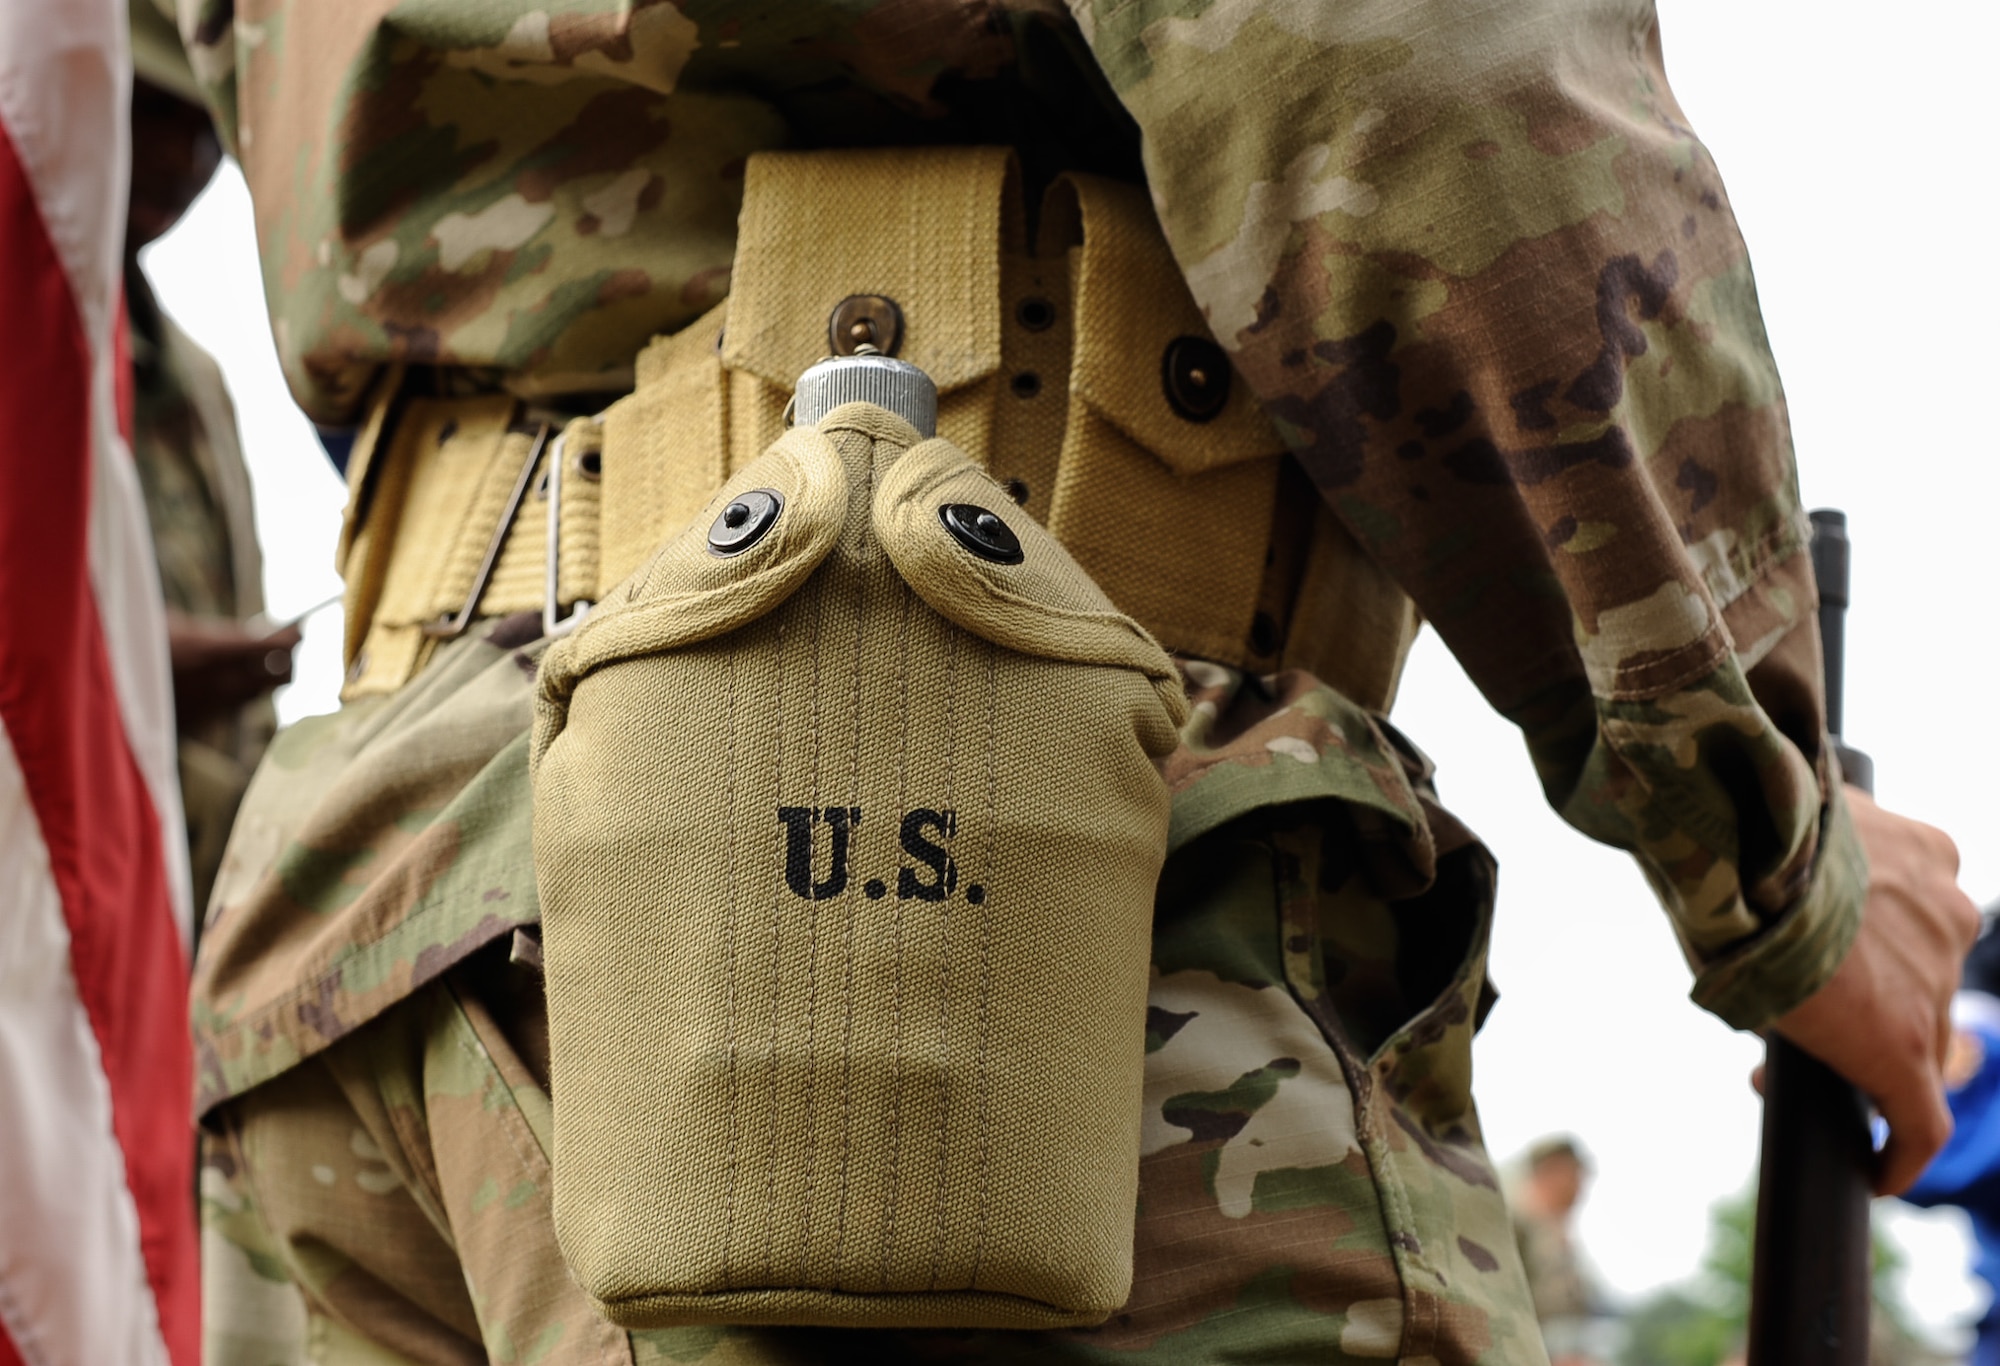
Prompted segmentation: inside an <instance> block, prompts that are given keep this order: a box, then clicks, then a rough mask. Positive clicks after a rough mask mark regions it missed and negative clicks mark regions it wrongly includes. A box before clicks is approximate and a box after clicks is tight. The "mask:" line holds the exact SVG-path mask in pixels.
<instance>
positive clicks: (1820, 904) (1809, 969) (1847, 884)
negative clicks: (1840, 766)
mask: <svg viewBox="0 0 2000 1366" xmlns="http://www.w3.org/2000/svg"><path fill="white" fill-rule="evenodd" d="M1867 893H1868V856H1867V855H1866V854H1865V853H1863V852H1862V849H1861V841H1860V839H1859V838H1858V837H1857V836H1856V835H1855V833H1854V821H1853V818H1852V817H1851V816H1849V815H1848V811H1847V801H1846V798H1845V797H1844V796H1843V795H1842V792H1841V789H1840V787H1839V785H1838V784H1836V785H1835V786H1834V788H1833V792H1832V798H1831V800H1830V801H1828V802H1827V804H1826V811H1825V814H1824V816H1823V817H1822V818H1821V821H1820V832H1819V851H1818V853H1817V855H1816V857H1815V862H1814V867H1813V876H1812V883H1811V885H1810V886H1809V887H1807V889H1806V893H1805V895H1804V896H1802V897H1800V898H1799V899H1798V900H1797V901H1796V902H1794V903H1793V904H1792V905H1791V906H1790V907H1788V908H1787V909H1786V910H1785V912H1784V913H1783V914H1782V915H1780V916H1779V917H1778V918H1777V920H1775V921H1774V922H1772V924H1771V925H1770V927H1769V928H1768V929H1766V930H1765V931H1764V932H1763V933H1761V934H1759V935H1757V936H1756V937H1755V938H1753V939H1749V940H1746V941H1744V942H1743V943H1742V944H1740V945H1738V946H1737V947H1736V948H1734V949H1731V950H1730V951H1729V952H1728V953H1726V954H1724V955H1722V956H1721V957H1720V958H1717V959H1716V960H1715V961H1713V962H1711V963H1709V964H1708V965H1707V966H1705V967H1704V968H1703V969H1702V970H1701V972H1700V973H1699V975H1697V976H1696V978H1695V982H1694V990H1693V991H1692V992H1690V993H1689V995H1690V996H1692V997H1693V999H1694V1002H1695V1004H1696V1005H1699V1006H1701V1007H1702V1008H1703V1009H1705V1010H1707V1011H1709V1012H1711V1013H1712V1014H1715V1015H1718V1016H1720V1017H1721V1018H1722V1019H1723V1020H1724V1021H1725V1022H1726V1023H1728V1024H1730V1025H1732V1026H1734V1027H1735V1028H1737V1029H1763V1028H1764V1027H1765V1026H1767V1025H1769V1024H1770V1023H1771V1022H1772V1021H1773V1020H1775V1019H1777V1018H1778V1017H1779V1016H1780V1015H1783V1014H1785V1013H1786V1012H1787V1011H1789V1010H1792V1009H1793V1008H1794V1007H1796V1006H1798V1005H1799V1004H1801V1003H1802V1002H1803V1001H1804V1000H1805V999H1806V998H1807V997H1808V996H1811V995H1812V994H1813V993H1814V992H1816V991H1818V990H1819V989H1820V988H1821V987H1823V986H1825V985H1826V983H1827V980H1828V979H1829V978H1831V977H1832V976H1833V974H1834V970H1835V969H1836V968H1838V967H1839V966H1840V962H1841V960H1842V959H1843V958H1845V957H1846V956H1847V951H1848V949H1849V948H1851V947H1853V944H1854V936H1855V934H1856V932H1857V931H1858V930H1859V929H1860V928H1861V906H1862V902H1863V901H1864V900H1865V899H1866V897H1867Z"/></svg>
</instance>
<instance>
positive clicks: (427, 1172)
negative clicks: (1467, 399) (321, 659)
mask: <svg viewBox="0 0 2000 1366" xmlns="http://www.w3.org/2000/svg"><path fill="white" fill-rule="evenodd" d="M531 634H532V628H528V627H526V626H517V625H512V624H510V623H508V622H503V623H501V624H500V625H499V626H498V627H497V628H493V629H490V630H488V631H487V632H486V633H484V635H483V636H482V638H478V639H468V640H464V641H461V642H458V643H456V644H454V645H453V646H451V647H449V648H448V649H446V650H445V651H443V652H442V653H441V655H440V657H439V659H438V660H437V661H435V662H434V663H433V664H432V665H431V667H430V669H429V670H428V671H427V672H426V674H425V675H424V676H422V677H420V678H419V679H418V680H417V682H416V683H413V684H412V685H411V686H410V687H409V688H406V689H405V690H404V692H403V693H400V694H397V695H396V696H395V697H391V698H386V699H377V700H375V701H371V702H364V703H360V704H356V705H353V706H350V707H348V708H347V709H346V710H344V711H342V712H340V713H338V714H336V715H333V716H329V717H322V718H316V719H314V720H312V721H308V722H305V723H302V724H301V725H299V726H297V727H294V728H293V729H292V730H290V731H288V732H286V733H285V734H283V735H281V736H280V737H279V738H278V740H277V742H276V744H275V745H274V747H273V749H272V751H271V754H270V756H269V758H268V759H267V760H266V762H265V765H264V767H263V769H262V770H261V771H260V773H259V776H258V778H257V780H256V782H255V784H254V785H253V787H252V789H251V792H250V795H249V797H248V799H247V800H246V802H245V807H244V815H243V817H242V819H241V821H240V823H239V828H238V830H237V832H236V835H235V837H234V840H233V842H232V846H231V853H230V857H229V860H228V863H227V866H226V867H225V871H224V877H223V886H222V888H221V890H220V892H219V895H218V898H217V908H216V911H215V913H214V919H215V924H214V925H213V926H212V929H211V934H210V937H209V939H208V941H207V942H206V943H205V945H204V950H203V953H204V959H203V967H202V971H201V973H200V975H199V977H198V982H197V1004H196V1032H197V1039H198V1043H199V1046H200V1048H201V1053H202V1068H203V1083H202V1084H203V1104H204V1106H205V1124H206V1130H205V1139H204V1147H205V1166H204V1171H203V1177H202V1181H203V1185H202V1196H203V1199H202V1204H203V1212H204V1221H205V1238H204V1275H205V1280H206V1306H205V1317H206V1331H207V1360H208V1362H209V1363H210V1366H269V1363H272V1362H295V1361H308V1360H310V1361H315V1362H334V1363H347V1362H353V1363H377V1362H425V1363H431V1362H437V1363H457V1362H478V1361H486V1360H491V1361H496V1362H545V1363H567V1362H582V1361H592V1362H597V1361H604V1362H612V1361H615V1362H632V1363H647V1362H655V1361H671V1362H681V1361H689V1362H693V1361H701V1362H710V1363H715V1366H724V1363H738V1362H745V1363H750V1362H755V1363H765V1362H773V1363H775V1362H812V1361H822V1360H846V1359H850V1358H854V1357H857V1356H859V1355H860V1354H864V1353H865V1354H867V1355H868V1356H869V1357H871V1358H874V1359H879V1360H884V1361H901V1360H909V1361H930V1360H978V1361H1016V1360H1019V1361H1030V1360H1032V1361H1048V1360H1070V1361H1111V1360H1130V1361H1134V1362H1145V1363H1155V1362H1157V1363H1182V1362H1186V1363H1196V1362H1213V1361H1240V1362H1295V1361H1305V1360H1312V1361H1325V1362H1373V1361H1387V1360H1401V1361H1404V1362H1410V1363H1439V1366H1445V1364H1454V1366H1456V1364H1463V1366H1471V1364H1472V1363H1499V1362H1506V1363H1542V1362H1545V1361H1546V1357H1545V1355H1544V1353H1543V1349H1542V1346H1541V1339H1540V1336H1539V1333H1538V1330H1537V1328H1536V1326H1535V1322H1534V1317H1533V1311H1532V1308H1531V1305H1530V1301H1529V1293H1528V1287H1527V1282H1526V1278H1525V1276H1524V1274H1523V1272H1522V1269H1521V1266H1520V1263H1519V1260H1518V1255H1517V1253H1516V1250H1515V1246H1514V1238H1513V1235H1512V1233H1511V1231H1510V1226H1509V1222H1508V1215H1507V1211H1506V1208H1505V1206H1504V1203H1503V1201H1502V1198H1501V1195H1500V1192H1499V1184H1498V1182H1497V1180H1496V1179H1495V1175H1494V1172H1493V1168H1492V1166H1491V1164H1490V1162H1489V1161H1488V1159H1487V1156H1486V1154H1485V1152H1484V1149H1483V1147H1482V1144H1481V1141H1480V1136H1479V1127H1478V1121H1477V1117H1476V1113H1475V1110H1474V1108H1473V1105H1472V1100H1471V1093H1470V1080H1471V1041H1472V1034H1473V1030H1474V1028H1475V1027H1476V1024H1477V1021H1478V1019H1479V1017H1480V1015H1481V1013H1482V1012H1483V1009H1484V1007H1485V1005H1486V1004H1488V1002H1489V1001H1490V994H1489V993H1488V991H1487V988H1486V983H1485V971H1484V963H1485V952H1486V939H1487V931H1488V926H1489V924H1490V910H1491V904H1492V890H1493V865H1492V861H1491V859H1490V858H1489V856H1488V855H1487V854H1486V852H1485V850H1484V849H1483V848H1482V847H1481V846H1480V845H1479V844H1478V843H1477V842H1476V841H1475V840H1474V839H1472V837H1471V836H1470V835H1469V834H1468V833H1467V832H1465V831H1464V830H1463V828H1462V827H1460V826H1458V825H1457V823H1456V822H1455V821H1453V820H1452V819H1451V818H1450V817H1449V816H1448V815H1446V814H1445V813H1443V812H1442V811H1441V810H1440V809H1439V808H1438V807H1437V806H1436V804H1435V802H1434V800H1433V798H1432V795H1431V788H1430V783H1429V775H1428V770H1427V768H1426V767H1425V766H1424V765H1423V763H1422V761H1421V758H1420V756H1418V755H1417V754H1416V753H1415V751H1414V750H1413V749H1410V748H1409V747H1408V746H1407V744H1406V743H1405V742H1402V741H1401V740H1400V738H1399V737H1397V736H1396V735H1395V733H1394V732H1393V731H1392V730H1391V729H1389V728H1388V727H1387V725H1386V723H1384V722H1382V721H1381V720H1380V719H1379V718H1373V717H1369V716H1367V715H1366V714H1364V713H1361V712H1360V711H1359V710H1358V709H1356V708H1354V707H1353V706H1352V705H1351V704H1349V703H1346V702H1345V701H1344V700H1343V699H1341V698H1340V696H1339V695H1338V694H1336V693H1333V692H1332V691H1331V690H1329V689H1326V688H1324V687H1323V686H1321V685H1319V684H1317V683H1316V682H1315V681H1314V680H1312V679H1310V678H1308V677H1305V676H1302V675H1280V676H1278V677H1276V678H1273V679H1261V680H1260V679H1248V678H1244V677H1242V676H1240V675H1237V674H1235V673H1233V672H1230V671H1224V670H1220V669H1214V668H1211V667H1209V666H1205V665H1190V666H1188V667H1189V675H1190V691H1191V696H1192V698H1193V699H1194V701H1195V704H1196V705H1195V714H1194V718H1193V720H1192V721H1191V722H1190V724H1189V726H1188V728H1187V732H1186V734H1185V737H1184V748H1183V751H1182V753H1181V754H1179V755H1177V756H1176V760H1175V763H1174V765H1173V766H1171V767H1170V769H1169V773H1168V777H1169V780H1170V782H1171V783H1172V785H1173V787H1174V789H1175V815H1174V830H1175V834H1174V843H1175V849H1174V852H1173V854H1172V855H1171V857H1170V859H1169V862H1168V865H1167V868H1166V871H1165V873H1164V875H1163V877H1162V879H1161V884H1160V889H1159V894H1158V899H1157V907H1156V914H1155V923H1154V931H1153V944H1152V964H1153V969H1152V970H1153V977H1152V986H1151V996H1150V1003H1149V1007H1148V1012H1147V1020H1146V1029H1147V1034H1146V1047H1147V1054H1146V1063H1145V1106H1146V1109H1145V1119H1144V1130H1143V1134H1144V1137H1143V1153H1142V1157H1141V1166H1140V1196H1139V1210H1138V1222H1137V1235H1136V1236H1137V1245H1136V1249H1135V1252H1136V1277H1135V1283H1134V1288H1133V1292H1132V1296H1131V1299H1130V1301H1129V1302H1128V1303H1127V1305H1126V1306H1125V1308H1124V1309H1123V1310H1122V1311H1121V1312H1120V1313H1118V1314H1116V1315H1114V1316H1113V1317H1112V1319H1111V1320H1110V1321H1109V1322H1107V1323H1106V1324H1104V1325H1103V1326H1101V1327H1099V1328H1096V1329H1091V1330H1084V1331H1065V1332H1056V1333H1021V1332H1014V1333H1008V1332H937V1331H924V1332H861V1331H842V1330H828V1329H809V1328H798V1329H769V1328H758V1329H751V1328H715V1327H700V1328H683V1329H673V1330H664V1331H657V1332H645V1333H637V1332H635V1333H629V1334H628V1333H626V1332H624V1331H621V1330H618V1329H615V1328H613V1327H612V1326H611V1325H609V1324H608V1323H606V1322H605V1321H603V1320H602V1319H600V1318H599V1317H598V1316H597V1314H596V1313H595V1312H594V1310H593V1309H592V1308H591V1307H590V1305H589V1303H588V1302H587V1300H586V1299H585V1297H584V1295H583V1293H582V1292H581V1291H580V1290H578V1289H577V1288H576V1286H575V1285H573V1284H572V1282H571V1281H570V1278H569V1276H568V1274H567V1273H566V1271H565V1268H564V1264H563V1261H562V1257H561V1254H560V1252H559V1250H558V1248H557V1245H556V1241H555V1234H554V1228H553V1224H552V1218H551V1203H550V1154H551V1152H552V1149H553V1144H552V1134H551V1128H552V1120H551V1108H550V1100H549V1089H548V1070H547V1068H548V1062H547V1058H548V1053H547V1024H546V1018H545V1012H544V1007H543V1001H542V983H541V978H540V973H539V969H538V967H537V966H536V965H535V962H534V960H535V957H536V955H535V953H534V945H533V941H532V939H531V937H530V935H531V933H532V905H530V906H528V907H527V908H525V909H524V908H523V907H522V905H521V904H520V903H522V902H524V901H525V902H529V903H532V891H531V887H532V868H531V866H528V867H525V869H524V868H523V867H519V866H512V865H511V864H510V866H508V867H504V868H503V867H500V866H499V865H500V864H509V861H510V860H511V861H519V860H526V859H527V858H528V855H527V851H526V845H525V840H524V839H514V838H512V837H510V836H509V835H508V833H507V832H508V831H509V830H515V831H517V832H518V831H519V830H521V829H525V815H524V810H523V809H524V808H525V807H526V806H527V804H528V800H529V794H528V789H527V782H526V769H525V765H524V764H523V765H521V766H520V767H519V769H518V772H516V771H515V770H514V768H513V767H512V765H513V764H514V763H515V759H514V758H513V757H510V756H513V755H514V754H515V752H516V750H518V748H519V746H518V745H517V744H516V743H514V742H513V741H509V740H507V739H506V730H507V725H508V721H507V718H508V717H509V716H510V715H512V714H513V713H512V712H510V710H509V709H510V708H513V709H515V710H517V711H518V718H519V721H520V727H521V729H525V724H526V714H527V700H526V699H527V692H528V688H529V685H530V682H531V674H532V668H533V664H534V660H535V657H536V647H535V646H534V645H533V644H531V643H529V642H527V641H525V640H521V639H519V637H521V636H525V635H531ZM472 735H481V736H484V737H485V738H484V739H480V740H477V741H476V742H475V741H471V740H468V739H467V737H468V736H472ZM468 751H470V752H473V753H474V754H475V758H474V759H473V760H470V761H468V760H466V759H465V753H466V752H468ZM477 755H485V756H486V757H485V758H484V759H483V760H481V759H478V758H477V757H476V756H477ZM454 764H456V774H457V776H449V777H445V778H442V779H440V778H438V776H437V775H438V774H439V773H445V772H448V771H451V770H452V769H453V765H454ZM441 829H442V830H443V832H444V833H443V834H439V833H438V832H439V831H440V830H441ZM440 849H444V850H446V851H447V855H446V856H444V857H440V856H439V852H438V851H439V850H440ZM496 860H497V863H496ZM482 861H484V863H485V864H486V865H487V866H484V867H482V868H481V869H480V870H479V874H478V876H467V875H465V867H466V865H468V864H480V863H482ZM413 870H414V871H413ZM510 878H511V879H512V881H509V880H508V879H510ZM454 879H457V880H456V881H454ZM482 888H483V890H482ZM441 889H442V890H441ZM495 906H506V907H509V908H511V909H508V910H506V911H505V912H504V913H501V912H496V911H495V910H494V909H493V908H494V907H495ZM357 907H359V908H362V910H361V911H359V912H357V911H356V908H357ZM357 916H358V918H357ZM425 916H428V917H430V920H431V923H430V924H429V925H428V926H427V928H426V930H425V934H424V943H423V946H422V947H421V948H416V949H412V948H411V945H412V944H413V943H414V942H415V941H403V943H402V947H401V948H400V949H398V950H397V952H395V953H394V954H385V953H383V952H380V951H379V950H380V948H381V946H382V945H384V944H395V943H397V942H398V941H397V939H396V936H397V934H398V933H399V932H400V931H401V930H402V929H404V928H405V927H406V926H407V924H409V923H413V922H415V921H416V920H418V919H421V918H422V917H425ZM440 916H442V920H440V919H439V917H440ZM343 936H344V937H346V938H347V939H349V940H352V941H353V942H352V943H349V944H347V945H344V946H342V947H341V948H340V949H339V950H338V951H334V950H330V949H329V947H328V945H329V942H330V940H333V939H339V938H342V937H343ZM371 955H372V956H371ZM328 963H333V964H336V965H337V968H336V970H334V971H333V972H332V973H331V974H330V975H329V973H328V972H326V971H324V970H322V969H324V967H325V965H326V964H328ZM314 964H317V965H319V967H318V968H315V967H313V966H312V965H314ZM259 1001H270V1002H279V1003H282V1009H279V1008H276V1007H273V1008H271V1009H262V1010H260V1009H259V1008H258V1007H257V1002H259Z"/></svg>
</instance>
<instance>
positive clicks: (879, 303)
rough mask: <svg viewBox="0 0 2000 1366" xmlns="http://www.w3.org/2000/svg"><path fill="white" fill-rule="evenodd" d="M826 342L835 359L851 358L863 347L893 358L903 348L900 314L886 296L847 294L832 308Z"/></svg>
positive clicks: (827, 326)
mask: <svg viewBox="0 0 2000 1366" xmlns="http://www.w3.org/2000/svg"><path fill="white" fill-rule="evenodd" d="M826 340H827V346H828V349H830V350H831V351H832V352H833V354H834V355H836V356H851V355H853V354H854V353H855V352H856V351H857V350H859V349H860V348H861V347H864V346H872V347H874V348H875V349H876V350H877V351H880V352H881V353H882V354H883V355H885V356H893V355H895V354H896V348H897V347H899V346H901V345H902V344H903V310H902V309H901V308H899V307H897V305H896V301H895V300H894V299H891V298H890V297H888V296H887V295H886V294H850V295H848V296H847V297H846V298H845V299H842V300H841V301H840V302H839V303H837V304H835V305H834V306H833V314H832V316H831V317H829V318H828V319H827V320H826Z"/></svg>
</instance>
